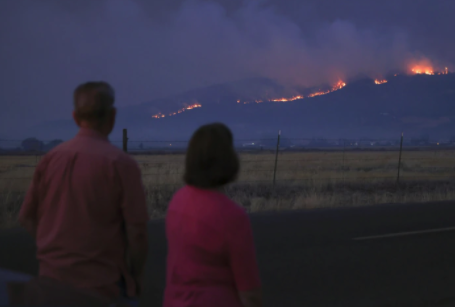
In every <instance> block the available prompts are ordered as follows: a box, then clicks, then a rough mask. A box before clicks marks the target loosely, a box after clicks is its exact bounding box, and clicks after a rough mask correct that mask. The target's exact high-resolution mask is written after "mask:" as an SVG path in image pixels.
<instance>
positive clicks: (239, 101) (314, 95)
mask: <svg viewBox="0 0 455 307" xmlns="http://www.w3.org/2000/svg"><path fill="white" fill-rule="evenodd" d="M345 86H346V83H345V82H343V81H339V82H338V83H337V84H335V85H334V86H333V87H332V88H331V89H329V90H327V91H319V92H315V93H311V94H310V95H308V96H307V98H312V97H316V96H321V95H326V94H329V93H332V92H335V91H338V90H340V89H342V88H343V87H345ZM304 98H305V96H303V95H298V96H293V97H289V98H288V97H283V98H273V99H267V100H266V101H268V102H289V101H295V100H299V99H304ZM261 102H264V101H263V100H255V101H244V102H243V104H249V103H261ZM237 103H242V101H241V100H237Z"/></svg>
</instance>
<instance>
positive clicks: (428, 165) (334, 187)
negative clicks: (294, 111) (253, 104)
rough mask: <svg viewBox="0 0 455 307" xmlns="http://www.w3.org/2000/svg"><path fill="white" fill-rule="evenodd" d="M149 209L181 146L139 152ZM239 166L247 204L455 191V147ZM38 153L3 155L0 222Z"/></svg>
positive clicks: (305, 204) (156, 204)
mask: <svg viewBox="0 0 455 307" xmlns="http://www.w3.org/2000/svg"><path fill="white" fill-rule="evenodd" d="M134 158H135V159H136V160H137V161H138V163H139V164H140V166H141V169H142V174H143V181H144V184H145V186H146V188H147V197H148V205H149V209H150V215H151V217H161V216H163V215H164V213H165V211H166V206H167V203H168V202H169V200H170V198H171V196H172V194H173V193H174V192H175V190H176V189H178V188H179V187H180V186H181V185H182V175H183V169H184V155H183V154H162V155H135V156H134ZM240 158H241V161H242V162H241V166H242V167H241V173H240V176H239V178H238V181H237V183H236V184H234V185H232V186H230V187H228V188H227V190H226V192H227V193H228V195H229V196H230V197H232V198H233V199H234V200H235V201H237V202H238V203H239V204H241V205H242V206H244V207H245V208H247V209H248V210H249V211H262V210H287V209H302V208H307V209H309V208H320V207H338V206H362V205H371V204H377V203H392V202H393V203H402V202H416V201H434V200H449V199H455V186H454V185H453V183H454V182H455V151H452V150H436V151H430V150H426V151H404V152H403V155H402V164H401V170H400V172H401V180H400V184H397V171H398V152H397V151H347V152H345V153H343V152H341V151H340V152H337V151H326V152H281V153H280V154H279V157H278V165H277V173H276V185H275V186H273V185H272V181H273V173H274V165H275V154H274V153H271V152H262V153H241V154H240ZM38 161H39V157H36V156H0V223H1V224H2V225H11V224H12V223H14V221H15V216H16V215H17V211H18V208H19V207H20V203H21V201H22V199H23V196H24V193H25V191H26V189H27V187H28V185H29V184H30V180H31V177H32V176H33V172H34V168H35V166H36V164H37V163H38Z"/></svg>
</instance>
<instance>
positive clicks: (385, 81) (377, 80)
mask: <svg viewBox="0 0 455 307" xmlns="http://www.w3.org/2000/svg"><path fill="white" fill-rule="evenodd" d="M387 82H388V81H387V80H385V79H383V80H379V79H376V80H374V83H376V84H384V83H387Z"/></svg>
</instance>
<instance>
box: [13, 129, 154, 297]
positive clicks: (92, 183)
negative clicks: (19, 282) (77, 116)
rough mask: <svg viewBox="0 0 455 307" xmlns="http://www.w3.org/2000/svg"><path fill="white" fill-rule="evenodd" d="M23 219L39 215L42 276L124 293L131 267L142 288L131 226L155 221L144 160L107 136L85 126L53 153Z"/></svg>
mask: <svg viewBox="0 0 455 307" xmlns="http://www.w3.org/2000/svg"><path fill="white" fill-rule="evenodd" d="M20 219H29V220H33V221H36V222H37V236H36V244H37V258H38V260H39V263H40V275H41V276H46V277H50V278H54V279H56V280H59V281H61V282H66V283H69V284H70V285H73V286H75V287H78V288H87V289H92V290H95V291H97V292H99V293H101V294H103V295H105V296H108V297H116V296H118V295H119V294H120V292H119V287H118V286H117V284H116V283H117V282H118V281H119V280H120V279H121V276H122V275H123V276H124V278H125V281H126V286H127V292H128V294H129V295H130V296H134V295H135V292H136V288H135V283H134V282H133V280H132V277H131V276H130V273H129V272H128V269H127V266H126V261H125V251H126V248H127V243H126V236H125V228H124V227H125V223H127V224H137V223H146V222H147V220H148V214H147V209H146V203H145V193H144V189H143V185H142V179H141V172H140V169H139V167H138V165H137V163H136V162H135V161H134V160H133V159H132V158H130V157H129V156H128V155H127V154H125V153H123V152H122V151H121V150H120V149H118V148H117V147H115V146H113V145H111V144H110V143H109V141H108V139H107V138H106V137H103V136H102V135H100V134H98V133H97V132H95V131H93V130H89V129H81V131H80V132H79V134H78V135H77V136H76V137H75V138H74V139H72V140H70V141H68V142H66V143H63V144H61V145H60V146H58V147H57V148H55V149H54V150H52V151H51V152H50V153H48V154H47V155H45V156H44V157H43V158H42V160H41V161H40V163H39V165H38V166H37V168H36V171H35V174H34V177H33V181H32V184H31V186H30V188H29V190H28V193H27V195H26V198H25V201H24V203H23V205H22V208H21V211H20ZM143 231H144V235H145V232H146V227H145V224H144V229H143Z"/></svg>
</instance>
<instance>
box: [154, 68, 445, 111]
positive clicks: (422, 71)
mask: <svg viewBox="0 0 455 307" xmlns="http://www.w3.org/2000/svg"><path fill="white" fill-rule="evenodd" d="M407 74H408V75H423V74H425V75H430V76H434V75H448V74H449V69H448V68H447V67H445V69H444V70H440V71H436V70H435V69H434V67H433V65H432V64H431V63H430V62H429V61H421V62H419V63H413V64H412V65H410V66H409V71H408V73H407ZM398 75H399V74H398V73H396V74H394V76H395V77H396V76H398ZM388 82H389V81H388V80H387V79H384V78H377V79H375V80H374V83H375V84H377V85H381V84H385V83H388ZM345 86H346V82H344V81H341V80H340V81H339V82H337V83H336V84H334V85H333V86H331V87H329V88H326V89H321V88H320V89H318V90H313V91H309V92H307V93H306V94H302V93H300V94H298V95H295V96H288V97H273V96H272V95H271V96H272V97H268V98H257V99H251V100H250V99H237V103H238V104H250V103H256V104H258V103H264V102H290V101H296V100H301V99H305V98H313V97H317V96H322V95H327V94H330V93H333V92H335V91H338V90H340V89H342V88H344V87H345ZM201 107H202V104H200V103H199V102H196V103H193V104H188V105H185V107H183V108H181V109H180V110H178V111H176V112H170V113H168V114H163V113H161V112H160V113H158V114H155V115H153V116H152V118H155V119H159V118H164V117H169V116H174V115H177V114H180V113H183V112H185V111H187V110H192V109H195V108H201Z"/></svg>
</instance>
